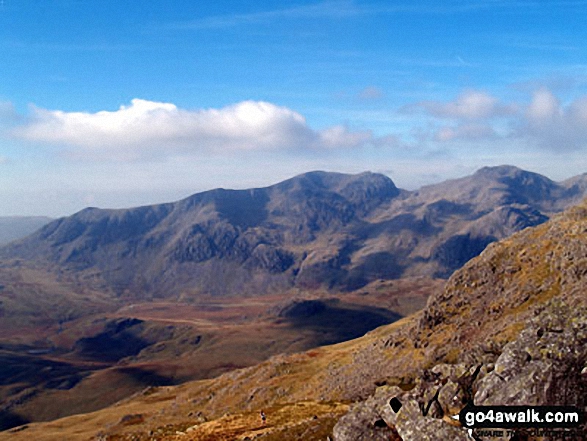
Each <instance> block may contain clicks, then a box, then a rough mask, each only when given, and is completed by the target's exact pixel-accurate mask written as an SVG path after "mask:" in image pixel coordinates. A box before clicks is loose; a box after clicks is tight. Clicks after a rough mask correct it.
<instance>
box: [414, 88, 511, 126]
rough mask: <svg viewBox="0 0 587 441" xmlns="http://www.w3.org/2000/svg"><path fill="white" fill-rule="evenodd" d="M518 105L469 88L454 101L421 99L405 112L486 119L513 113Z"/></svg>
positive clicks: (443, 116)
mask: <svg viewBox="0 0 587 441" xmlns="http://www.w3.org/2000/svg"><path fill="white" fill-rule="evenodd" d="M516 110H517V109H516V106H515V105H512V104H507V105H506V104H501V103H500V102H499V100H498V99H497V98H495V97H494V96H492V95H490V94H488V93H486V92H482V91H477V90H467V91H465V92H463V93H461V94H460V95H459V96H458V97H457V98H456V99H455V100H454V101H449V102H441V101H421V102H418V103H415V104H411V105H408V106H405V107H404V108H403V109H402V111H404V112H407V113H409V112H417V111H424V112H426V113H428V114H430V115H432V116H435V117H437V118H456V119H459V118H462V119H468V120H473V119H485V118H492V117H496V116H504V115H511V114H513V113H515V112H516Z"/></svg>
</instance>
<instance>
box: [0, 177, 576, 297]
mask: <svg viewBox="0 0 587 441" xmlns="http://www.w3.org/2000/svg"><path fill="white" fill-rule="evenodd" d="M585 182H587V176H580V177H577V178H575V179H573V180H570V181H567V182H563V183H559V184H557V183H555V182H553V181H550V180H549V179H547V178H545V177H543V176H540V175H537V174H535V173H530V172H526V171H523V170H520V169H517V168H515V167H508V166H502V167H492V168H484V169H481V170H479V171H478V172H477V173H475V174H474V175H472V176H468V177H465V178H461V179H456V180H452V181H446V182H444V183H441V184H438V185H433V186H428V187H424V188H422V189H420V190H418V191H414V192H409V191H404V190H400V189H398V188H397V187H396V186H395V184H394V183H393V182H392V181H391V180H390V179H389V178H388V177H386V176H383V175H379V174H374V173H362V174H358V175H345V174H340V173H326V172H311V173H306V174H303V175H300V176H296V177H294V178H292V179H289V180H287V181H284V182H281V183H279V184H276V185H273V186H270V187H266V188H256V189H251V190H224V189H217V190H211V191H207V192H204V193H199V194H195V195H193V196H190V197H188V198H186V199H184V200H181V201H178V202H175V203H169V204H161V205H153V206H147V207H139V208H133V209H127V210H101V209H97V208H87V209H85V210H82V211H80V212H79V213H77V214H75V215H73V216H70V217H67V218H62V219H58V220H55V221H53V222H51V223H49V224H48V225H46V226H45V227H43V228H42V229H40V230H39V231H38V232H36V233H35V234H33V235H31V236H30V237H28V238H26V239H24V240H22V241H20V242H16V243H12V244H11V245H9V246H7V247H4V248H2V249H0V258H4V259H30V260H34V261H35V264H36V265H37V266H39V265H40V266H43V267H48V268H58V270H56V271H64V272H68V273H69V274H70V275H74V276H75V277H76V278H77V279H78V280H79V282H80V283H81V284H82V285H86V286H87V285H89V284H93V287H94V288H99V289H100V290H106V289H108V290H110V291H111V292H112V293H114V294H116V295H125V296H142V297H145V296H146V297H168V296H173V295H177V294H180V293H181V294H184V295H198V294H199V293H206V294H211V295H242V294H247V293H263V292H274V291H277V290H284V289H289V288H291V287H299V288H302V289H314V288H326V289H336V290H354V289H358V288H361V287H363V286H364V285H366V284H368V283H370V282H372V281H374V280H378V279H384V280H385V279H397V278H400V277H403V276H433V277H441V278H446V277H449V276H450V275H451V274H452V273H453V272H454V271H455V270H456V269H458V268H460V267H461V266H462V265H463V264H464V263H465V262H467V261H468V260H469V259H471V258H472V257H475V256H476V255H478V254H479V253H480V252H481V251H483V249H484V248H485V247H486V246H487V245H488V244H490V243H492V242H494V241H496V240H499V239H502V238H504V237H507V236H509V235H511V234H512V233H514V232H516V231H519V230H521V229H523V228H526V227H529V226H535V225H538V224H541V223H543V222H545V221H546V220H547V219H548V218H549V217H550V216H551V215H552V214H554V213H556V212H558V211H561V210H562V209H564V208H566V207H567V206H569V205H571V204H573V203H576V202H577V201H578V200H579V199H580V198H582V196H583V195H584V194H585V191H587V190H586V189H587V184H585Z"/></svg>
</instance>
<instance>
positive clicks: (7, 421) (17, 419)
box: [0, 410, 30, 432]
mask: <svg viewBox="0 0 587 441" xmlns="http://www.w3.org/2000/svg"><path fill="white" fill-rule="evenodd" d="M29 422H30V421H29V420H27V419H25V418H23V417H21V416H20V415H17V414H15V413H12V412H10V411H8V410H2V411H0V432H1V431H3V430H9V429H12V428H13V427H18V426H22V425H23V424H27V423H29Z"/></svg>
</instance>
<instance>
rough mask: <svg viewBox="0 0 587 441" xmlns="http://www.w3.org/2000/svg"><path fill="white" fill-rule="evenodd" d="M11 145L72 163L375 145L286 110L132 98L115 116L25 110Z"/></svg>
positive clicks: (366, 134) (368, 136)
mask: <svg viewBox="0 0 587 441" xmlns="http://www.w3.org/2000/svg"><path fill="white" fill-rule="evenodd" d="M11 133H12V136H13V137H14V138H17V139H23V140H27V141H32V142H37V143H48V144H53V145H57V146H64V147H67V152H68V153H69V154H70V155H72V156H74V157H78V158H82V159H83V158H113V159H120V160H136V159H142V158H153V157H157V156H168V155H173V154H189V153H196V152H198V153H201V152H204V151H208V152H215V153H222V152H228V153H230V152H235V151H254V150H268V151H271V150H273V151H275V150H291V149H321V150H323V149H338V148H355V147H360V146H363V145H365V144H369V143H371V144H374V143H376V142H378V140H376V139H375V138H374V137H373V135H372V133H371V132H370V131H351V130H350V129H348V128H347V127H345V126H341V125H339V126H333V127H329V128H326V129H323V130H314V129H312V128H311V127H309V126H308V124H307V123H306V120H305V118H304V117H303V116H302V115H301V114H299V113H297V112H295V111H293V110H291V109H288V108H286V107H280V106H277V105H275V104H272V103H268V102H259V101H244V102H241V103H237V104H234V105H231V106H227V107H224V108H220V109H199V110H185V109H180V108H178V107H177V106H175V105H174V104H171V103H159V102H152V101H146V100H141V99H134V100H132V102H131V105H130V106H121V107H120V108H119V109H118V110H116V111H100V112H96V113H87V112H64V111H60V110H47V109H41V108H37V107H32V108H31V115H30V116H29V117H28V118H27V120H26V121H25V122H24V123H23V124H21V125H19V126H17V127H16V128H14V129H13V130H12V132H11Z"/></svg>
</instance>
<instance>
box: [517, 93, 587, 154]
mask: <svg viewBox="0 0 587 441" xmlns="http://www.w3.org/2000/svg"><path fill="white" fill-rule="evenodd" d="M516 135H517V136H521V137H527V138H529V140H530V141H531V142H533V143H537V144H538V145H540V146H542V147H546V148H549V149H553V150H561V151H568V150H577V149H583V148H587V96H583V97H580V98H577V99H575V100H574V101H572V102H571V103H569V104H568V105H566V106H565V105H563V104H562V103H561V102H560V100H559V99H558V98H557V97H556V96H555V95H554V94H553V93H552V92H551V91H550V90H548V89H546V88H540V89H538V90H537V91H535V92H534V94H533V97H532V101H531V102H530V104H529V105H528V107H527V109H526V113H525V118H524V121H523V122H522V123H521V124H520V125H519V127H518V129H517V132H516Z"/></svg>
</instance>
